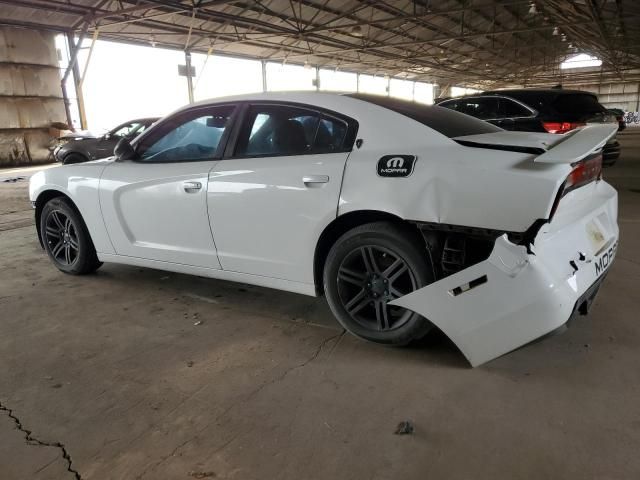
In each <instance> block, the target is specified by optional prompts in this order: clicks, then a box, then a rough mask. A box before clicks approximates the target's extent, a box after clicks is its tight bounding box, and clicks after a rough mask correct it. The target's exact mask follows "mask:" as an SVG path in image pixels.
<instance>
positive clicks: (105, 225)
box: [29, 93, 618, 365]
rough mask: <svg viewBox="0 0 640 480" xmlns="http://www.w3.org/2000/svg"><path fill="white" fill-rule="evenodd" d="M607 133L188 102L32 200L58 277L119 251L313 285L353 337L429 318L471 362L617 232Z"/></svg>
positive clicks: (234, 276) (301, 289)
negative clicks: (605, 158) (606, 171)
mask: <svg viewBox="0 0 640 480" xmlns="http://www.w3.org/2000/svg"><path fill="white" fill-rule="evenodd" d="M615 131H616V126H615V125H597V126H587V127H584V128H582V129H577V130H575V131H574V132H571V133H569V134H567V135H566V136H562V137H561V136H558V135H552V134H544V133H543V134H540V133H539V134H530V133H523V132H506V131H504V130H502V129H500V128H498V127H496V126H494V125H491V124H490V123H487V122H483V121H480V120H478V119H476V118H473V117H470V116H468V115H462V114H459V113H457V112H454V111H451V110H449V109H446V108H438V107H427V106H422V105H419V104H415V103H412V102H406V101H402V100H396V99H391V98H388V97H382V96H372V95H360V94H354V95H347V96H343V95H336V94H320V93H277V94H276V93H271V94H255V95H243V96H239V97H229V98H226V99H219V100H217V101H216V102H212V101H209V102H204V103H199V104H194V105H190V106H188V107H185V108H184V109H182V110H179V111H177V112H175V113H174V114H172V115H170V116H169V117H167V118H164V119H162V120H160V121H159V122H157V123H156V124H155V125H154V126H153V127H152V128H150V129H149V130H148V131H147V132H145V133H144V134H142V135H141V136H139V137H137V138H136V139H135V140H134V141H133V142H132V143H130V142H128V141H127V140H126V139H122V140H121V141H120V142H119V144H118V146H117V147H116V149H115V153H116V155H117V157H116V158H115V159H113V158H110V159H103V160H99V161H95V162H88V163H84V164H79V165H71V166H68V167H65V168H51V169H47V170H44V171H42V172H39V173H37V174H35V175H33V176H32V177H31V180H30V184H29V195H30V199H31V200H32V202H33V203H34V206H35V209H36V210H35V213H36V225H37V227H38V233H39V237H40V240H41V242H42V245H43V247H44V249H45V251H46V252H47V254H48V255H49V257H50V259H51V260H52V262H53V263H54V264H55V266H56V267H57V268H59V269H60V270H62V271H63V272H66V273H72V274H83V273H89V272H92V271H94V270H95V269H97V268H98V267H99V266H100V264H101V263H100V262H116V263H125V264H132V265H137V266H145V267H151V268H157V269H164V270H169V271H176V272H181V273H190V274H196V275H200V276H208V277H212V278H219V279H223V280H233V281H241V282H245V283H250V284H254V285H260V286H266V287H270V288H276V289H281V290H288V291H292V292H297V293H302V294H307V295H314V296H315V295H319V294H321V293H324V294H325V295H326V296H327V301H328V303H329V306H330V307H331V310H332V312H333V313H334V315H335V317H336V318H337V320H338V321H339V322H340V323H341V324H342V325H343V326H344V328H346V329H347V330H348V331H350V332H352V333H353V334H355V335H357V336H359V337H361V338H364V339H367V340H370V341H374V342H377V343H383V344H392V345H405V344H407V343H409V342H411V341H412V340H415V339H419V338H421V337H423V336H424V335H425V334H426V333H427V332H428V331H429V330H430V329H431V328H432V327H433V326H434V325H435V326H437V327H438V328H440V329H441V330H442V331H443V332H444V333H445V334H446V335H448V336H449V338H451V340H452V341H453V342H454V343H456V344H457V345H458V347H459V348H460V349H461V350H462V351H463V353H464V354H465V355H466V356H467V358H468V359H469V361H470V362H471V363H472V364H473V365H477V364H480V363H483V362H485V361H487V360H489V359H491V358H495V357H496V356H498V355H501V354H503V353H506V352H508V351H510V350H512V349H514V348H516V347H518V346H520V345H523V344H524V343H527V342H529V341H531V340H533V339H534V338H536V337H538V336H540V335H543V334H545V333H548V332H549V331H551V330H553V329H555V328H557V327H559V326H561V325H562V324H564V323H565V322H566V321H567V320H568V318H569V317H570V316H571V315H572V314H573V312H574V311H578V310H581V311H586V309H587V307H588V304H589V302H590V299H591V298H592V296H593V295H594V292H595V291H597V289H598V287H599V285H600V282H601V281H602V279H603V278H604V274H605V272H606V270H607V267H608V266H609V265H610V264H611V262H612V260H613V256H614V255H615V245H616V244H617V237H618V227H617V222H616V215H617V194H616V192H615V190H614V189H613V188H612V187H611V186H609V185H608V184H607V183H606V182H604V181H602V180H601V158H602V156H601V148H602V145H603V144H604V143H605V141H606V140H607V139H608V138H609V137H610V136H612V135H613V134H614V133H615ZM541 164H542V165H541Z"/></svg>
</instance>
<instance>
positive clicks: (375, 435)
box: [0, 129, 640, 480]
mask: <svg viewBox="0 0 640 480" xmlns="http://www.w3.org/2000/svg"><path fill="white" fill-rule="evenodd" d="M620 140H621V143H622V146H623V156H622V158H621V159H620V161H619V162H618V163H619V164H618V165H617V166H615V167H613V168H610V169H607V170H606V172H605V176H606V178H607V180H608V181H610V182H612V183H613V184H614V185H615V186H616V187H617V188H619V192H620V225H621V229H622V240H621V246H620V249H619V250H618V255H617V260H616V262H615V264H614V265H613V267H612V270H611V272H610V275H609V277H608V278H607V281H606V282H605V284H604V287H603V289H602V291H601V294H600V296H599V297H598V299H597V302H596V305H595V308H594V310H593V311H592V313H591V315H590V316H589V317H580V318H578V320H577V321H576V322H574V323H573V324H572V325H571V328H569V329H568V330H567V331H566V332H564V333H563V334H561V335H555V336H551V337H547V338H545V339H543V340H542V341H539V342H537V343H534V344H532V345H529V346H527V347H525V348H522V349H520V350H518V351H516V352H512V353H511V354H508V355H506V356H504V357H502V358H499V359H497V360H494V361H492V362H490V363H489V364H487V365H484V366H482V367H480V368H477V369H471V368H469V366H468V364H467V363H466V362H465V360H464V359H463V357H462V355H461V354H460V353H459V352H458V351H457V350H456V348H455V347H454V346H453V345H452V344H451V343H449V342H448V341H447V339H446V338H443V337H442V336H439V335H434V336H432V337H431V338H430V339H428V340H427V341H426V342H425V344H424V345H422V346H419V347H414V348H411V349H393V348H385V347H381V346H376V345H372V344H368V343H365V342H362V341H359V340H357V339H355V338H353V337H351V336H349V335H343V332H342V331H341V330H340V329H339V327H338V325H337V324H336V322H335V321H334V320H333V318H332V317H331V315H330V314H329V312H328V310H327V308H326V306H325V303H324V301H323V300H322V299H311V298H307V297H302V296H297V295H293V294H288V293H282V292H277V291H272V290H268V289H264V288H257V287H249V286H244V285H239V284H232V283H227V282H222V281H213V280H206V279H201V278H197V277H187V276H183V275H177V274H168V273H164V272H159V271H154V270H144V269H138V268H133V267H125V266H116V265H105V266H104V267H103V268H102V269H101V270H99V272H98V274H96V275H93V276H88V277H80V278H77V277H71V276H66V275H63V274H61V273H59V272H58V271H57V270H56V269H55V268H54V267H53V266H52V265H51V264H50V262H49V261H48V259H47V258H46V256H45V255H44V254H43V252H42V251H41V250H40V248H39V246H38V242H37V240H36V237H35V229H34V227H33V225H32V221H31V217H32V212H31V210H30V209H29V206H28V203H27V198H26V182H18V183H15V184H13V183H3V182H2V180H3V179H4V178H7V177H9V176H12V175H14V176H15V175H16V174H25V175H28V174H29V173H31V172H29V171H24V172H22V173H16V172H13V173H11V172H10V173H7V172H2V171H0V252H1V253H0V365H2V368H0V402H1V405H2V407H1V408H0V478H2V479H3V480H12V479H27V478H28V479H34V480H36V479H38V480H41V479H66V478H69V479H73V478H76V479H77V478H82V479H101V480H102V479H143V478H144V479H190V478H216V479H242V480H251V479H260V480H264V479H296V480H297V479H332V480H333V479H341V480H342V479H391V478H394V479H396V478H397V479H414V478H416V479H417V478H435V479H444V478H446V479H470V478H473V479H492V480H493V479H502V478H505V479H510V480H516V479H536V480H537V479H542V478H562V479H573V478H575V479H581V480H582V479H611V480H613V479H637V478H640V455H639V453H638V452H640V325H639V324H640V316H639V315H638V312H639V311H640V295H639V293H638V292H639V287H638V285H639V282H640V254H639V253H638V249H639V247H640V129H636V130H635V131H631V129H628V130H627V132H626V133H624V134H622V135H620ZM200 322H201V323H200ZM9 409H10V410H11V412H9ZM403 420H410V421H411V422H413V424H414V426H415V432H414V434H413V435H403V436H400V435H394V431H395V429H396V426H397V424H398V422H400V421H403Z"/></svg>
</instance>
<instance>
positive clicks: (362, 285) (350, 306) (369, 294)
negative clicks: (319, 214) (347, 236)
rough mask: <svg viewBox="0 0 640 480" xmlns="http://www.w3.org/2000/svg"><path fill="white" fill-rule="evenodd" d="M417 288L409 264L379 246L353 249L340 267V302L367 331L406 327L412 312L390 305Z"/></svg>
mask: <svg viewBox="0 0 640 480" xmlns="http://www.w3.org/2000/svg"><path fill="white" fill-rule="evenodd" d="M416 286H417V284H416V278H415V275H414V274H413V272H412V271H411V270H410V269H409V267H408V265H407V263H406V262H405V261H404V260H403V259H402V258H401V257H400V256H399V255H397V254H395V253H394V252H392V251H391V250H389V249H387V248H384V247H381V246H379V245H364V246H360V247H357V248H355V249H353V250H352V251H351V252H350V253H348V254H347V255H346V256H345V257H344V259H343V260H342V263H341V264H340V267H339V268H338V294H339V296H340V300H341V301H342V304H343V306H344V308H345V310H346V311H347V313H348V314H349V315H350V316H351V317H352V318H353V320H355V321H356V322H358V323H359V324H360V325H362V326H363V327H364V328H367V329H377V330H379V331H385V330H390V329H393V328H397V327H400V326H402V325H403V324H405V323H406V322H407V321H408V320H409V318H411V316H412V314H413V312H411V311H409V310H407V309H405V308H402V307H397V306H393V305H389V303H390V302H392V301H393V300H395V299H397V298H400V297H402V296H404V295H406V294H407V293H411V292H412V291H414V290H415V289H416Z"/></svg>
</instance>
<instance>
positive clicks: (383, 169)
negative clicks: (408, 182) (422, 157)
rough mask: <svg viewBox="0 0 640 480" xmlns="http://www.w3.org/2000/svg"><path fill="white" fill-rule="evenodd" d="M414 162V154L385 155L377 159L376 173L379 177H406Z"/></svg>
mask: <svg viewBox="0 0 640 480" xmlns="http://www.w3.org/2000/svg"><path fill="white" fill-rule="evenodd" d="M415 164H416V156H415V155H385V156H384V157H382V158H381V159H380V160H378V175H380V176H381V177H408V176H409V175H411V174H412V173H413V167H414V165H415Z"/></svg>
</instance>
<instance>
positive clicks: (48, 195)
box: [34, 188, 82, 248]
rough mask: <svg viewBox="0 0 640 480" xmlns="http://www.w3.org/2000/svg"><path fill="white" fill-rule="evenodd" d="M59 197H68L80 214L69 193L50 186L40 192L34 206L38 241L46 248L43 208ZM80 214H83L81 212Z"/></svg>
mask: <svg viewBox="0 0 640 480" xmlns="http://www.w3.org/2000/svg"><path fill="white" fill-rule="evenodd" d="M58 197H64V198H65V199H67V200H68V201H69V203H70V204H71V206H72V207H73V208H74V209H75V210H76V211H77V212H78V214H80V210H79V209H78V207H77V205H76V204H75V202H74V201H73V200H72V199H71V197H70V196H69V195H67V194H66V193H64V192H63V191H61V190H56V189H53V188H49V189H47V190H43V191H42V192H40V193H39V194H38V197H37V198H36V200H35V202H34V204H35V205H34V206H35V209H36V212H35V219H36V231H37V232H38V241H39V242H40V246H41V247H42V248H44V245H43V244H42V235H40V218H41V216H42V209H43V208H44V206H45V205H46V204H47V202H48V201H49V200H51V199H54V198H58ZM80 216H82V215H81V214H80Z"/></svg>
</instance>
